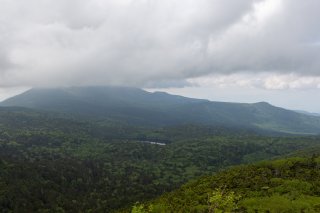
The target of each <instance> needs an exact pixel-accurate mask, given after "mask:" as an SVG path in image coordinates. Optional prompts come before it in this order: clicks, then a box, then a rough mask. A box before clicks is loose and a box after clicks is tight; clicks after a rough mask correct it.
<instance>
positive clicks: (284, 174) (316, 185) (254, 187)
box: [124, 156, 320, 213]
mask: <svg viewBox="0 0 320 213" xmlns="http://www.w3.org/2000/svg"><path fill="white" fill-rule="evenodd" d="M319 168H320V157H315V156H310V157H304V158H301V157H296V158H288V159H281V160H275V161H265V162H261V163H257V164H253V165H247V166H238V167H234V168H231V169H227V170H225V171H223V172H220V173H218V174H216V175H214V176H208V177H204V178H200V179H198V180H194V181H191V182H189V183H188V184H185V185H183V186H182V187H181V188H179V189H178V190H175V191H173V192H171V193H167V194H165V195H163V196H161V197H160V198H158V199H156V200H154V201H152V202H149V203H145V204H136V205H135V206H134V207H133V212H134V211H135V212H140V213H143V212H149V213H151V212H168V213H169V212H271V213H278V212H297V213H298V212H320V169H319ZM128 211H130V210H125V211H124V212H128Z"/></svg>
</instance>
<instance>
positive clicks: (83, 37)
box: [0, 0, 320, 87]
mask: <svg viewBox="0 0 320 213" xmlns="http://www.w3.org/2000/svg"><path fill="white" fill-rule="evenodd" d="M0 3H1V7H0V44H1V46H0V76H1V78H0V85H6V86H56V85H98V84H99V85H101V84H118V85H119V84H120V85H133V86H147V87H148V86H150V85H156V83H154V82H159V83H157V85H158V86H161V87H163V86H165V85H168V86H173V85H174V84H176V86H181V85H184V84H186V85H187V83H188V82H187V81H185V79H187V78H193V77H199V76H203V75H207V74H229V73H237V72H242V71H246V72H253V73H257V72H264V73H265V72H278V73H297V74H298V75H313V76H319V75H320V71H319V70H320V69H319V68H320V60H319V59H320V58H319V57H320V49H319V48H320V46H319V41H320V29H319V27H318V23H317V20H319V19H320V13H318V8H319V7H320V2H319V1H317V0H305V1H301V0H264V1H263V0H237V1H234V0H184V1H182V0H181V1H180V0H177V1H172V0H161V1H160V0H107V1H104V0H90V1H88V0H68V1H62V0H42V1H37V0H29V1H19V0H0Z"/></svg>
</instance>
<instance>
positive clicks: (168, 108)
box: [0, 87, 320, 134]
mask: <svg viewBox="0 0 320 213" xmlns="http://www.w3.org/2000/svg"><path fill="white" fill-rule="evenodd" d="M0 106H6V107H12V106H15V107H17V106H18V107H25V108H32V109H36V110H42V111H43V110H44V111H52V112H59V113H67V114H68V115H73V116H75V117H79V118H82V119H90V120H110V121H117V122H124V123H127V124H131V125H142V126H168V125H182V124H203V125H220V126H228V127H243V128H259V129H263V130H268V131H275V132H283V133H299V134H300V133H301V134H319V133H320V117H318V116H314V115H311V114H306V113H301V112H295V111H291V110H286V109H283V108H279V107H275V106H272V105H270V104H268V103H266V102H259V103H254V104H246V103H226V102H213V101H208V100H203V99H193V98H186V97H182V96H177V95H170V94H167V93H164V92H154V93H151V92H147V91H144V90H142V89H138V88H128V87H67V88H41V89H30V90H28V91H26V92H24V93H22V94H20V95H17V96H14V97H12V98H9V99H7V100H5V101H3V102H2V103H0Z"/></svg>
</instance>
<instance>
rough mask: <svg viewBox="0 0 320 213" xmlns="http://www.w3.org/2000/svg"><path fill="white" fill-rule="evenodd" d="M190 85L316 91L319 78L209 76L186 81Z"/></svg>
mask: <svg viewBox="0 0 320 213" xmlns="http://www.w3.org/2000/svg"><path fill="white" fill-rule="evenodd" d="M187 82H189V84H190V85H193V86H196V87H198V86H201V87H219V88H231V87H238V88H251V89H254V88H262V89H270V90H285V89H292V90H294V89H318V88H320V77H319V76H301V75H297V74H293V73H291V74H279V73H258V74H252V73H238V74H230V75H221V74H220V75H211V76H204V77H198V78H190V79H187Z"/></svg>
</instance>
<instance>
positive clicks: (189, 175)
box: [0, 109, 320, 212]
mask: <svg viewBox="0 0 320 213" xmlns="http://www.w3.org/2000/svg"><path fill="white" fill-rule="evenodd" d="M18 121H19V122H18ZM150 141H153V142H161V143H163V144H165V145H158V144H152V143H148V142H150ZM317 147H320V140H319V138H318V137H317V136H297V135H287V136H284V135H268V134H265V135H263V134H257V133H256V132H254V131H253V132H252V131H250V130H241V129H232V128H231V129H230V128H225V127H218V126H216V127H214V126H201V125H181V126H171V127H161V128H146V127H137V126H130V125H123V124H115V123H113V122H110V123H108V122H106V121H104V122H89V121H83V120H76V119H70V118H65V117H63V116H61V117H59V116H52V114H46V113H36V112H34V111H21V110H20V109H19V110H17V111H14V112H11V113H5V114H3V116H2V117H1V132H0V156H1V161H0V167H1V173H0V186H1V190H0V206H1V209H2V212H106V211H107V212H112V211H119V210H120V211H121V209H122V211H129V212H130V211H131V210H130V208H131V207H132V206H134V205H135V204H136V202H140V203H143V202H148V201H150V200H153V199H155V198H156V197H157V196H161V195H163V194H166V193H168V192H170V191H172V190H175V189H178V188H179V187H180V186H181V185H183V184H184V183H186V182H188V181H192V180H197V178H199V177H204V176H207V177H208V178H209V179H210V178H216V176H213V177H212V175H213V174H215V173H217V172H219V171H222V170H224V169H226V168H228V167H230V166H234V165H239V164H252V163H254V162H257V161H261V160H268V159H274V158H279V157H282V156H290V155H292V153H295V152H299V150H302V149H304V150H305V149H308V148H309V149H310V150H317ZM300 152H301V151H300ZM306 152H309V151H306ZM314 160H316V159H314ZM312 165H313V164H312ZM244 168H246V169H247V168H250V169H251V170H252V171H251V170H250V169H249V170H248V171H246V172H245V173H240V174H239V175H244V174H247V175H249V174H250V172H252V173H253V174H252V175H253V176H252V177H253V179H252V180H251V178H250V181H254V180H256V179H255V178H254V177H255V176H254V175H255V174H254V173H255V172H260V169H256V168H258V167H252V166H251V167H250V166H249V167H244ZM256 170H257V171H256ZM231 171H234V172H235V171H239V172H240V171H241V169H238V170H231ZM289 172H291V171H289ZM305 172H307V171H305ZM309 172H312V170H310V171H309ZM222 174H228V173H222ZM232 174H234V173H232ZM267 174H268V175H270V174H269V173H267ZM267 174H266V175H267ZM316 175H318V174H317V173H314V176H312V177H311V176H310V177H309V178H315V177H317V176H316ZM256 176H257V177H259V178H261V177H262V176H259V175H258V174H257V175H256ZM218 177H219V176H218ZM220 177H221V175H220ZM241 178H243V180H244V181H249V180H248V178H245V177H244V176H243V177H241ZM275 178H277V177H275ZM267 179H268V180H269V177H268V178H267ZM202 180H207V179H200V180H199V181H202ZM222 180H223V181H227V179H225V178H222ZM232 180H238V178H234V179H232ZM232 180H231V179H230V181H231V182H232ZM259 181H260V180H259ZM275 181H277V180H275ZM278 181H280V182H277V183H278V184H279V183H282V182H281V181H282V180H278ZM284 181H286V180H284ZM205 184H208V183H206V182H205ZM228 184H229V182H228V183H224V182H221V183H218V182H217V184H216V185H215V186H214V187H213V189H215V188H219V187H222V188H221V189H220V190H224V187H228ZM247 184H249V185H251V182H248V183H247ZM259 184H260V185H259V187H260V186H261V187H264V185H263V184H264V183H260V182H259ZM288 184H289V183H288ZM189 185H190V184H189ZM189 185H188V184H187V187H188V186H189ZM206 187H208V189H206V190H210V189H212V187H209V186H206ZM288 187H289V186H288ZM290 187H291V186H290ZM185 188H186V186H183V189H185ZM202 189H203V187H202V186H201V187H200V188H199V190H202ZM232 190H233V191H234V193H237V192H238V191H237V188H232ZM191 191H193V193H197V190H196V189H192V190H191ZM178 192H179V189H178ZM173 193H177V192H175V191H174V192H173ZM205 193H207V191H206V192H205ZM245 193H247V192H245ZM248 193H249V192H248ZM252 193H253V192H252ZM257 193H260V192H257ZM261 193H262V192H261ZM166 196H170V194H168V195H164V197H161V198H160V201H161V205H162V203H163V202H164V203H166V206H167V207H166V208H169V209H172V210H174V209H177V208H178V209H180V206H179V205H180V203H181V201H177V203H176V204H175V203H173V204H172V203H170V202H169V200H171V201H172V200H175V199H171V198H169V197H168V199H167V200H166ZM179 196H180V195H179ZM179 196H178V195H177V199H180V198H179ZM181 196H182V195H181ZM202 196H203V194H202ZM205 196H207V195H205ZM237 196H238V195H237ZM259 196H260V195H259ZM175 197H176V196H175ZM191 197H193V196H191ZM241 197H242V198H244V197H245V196H244V195H243V194H241ZM181 199H182V198H181ZM183 199H184V198H183ZM197 199H198V198H197ZM197 199H196V200H195V202H198V200H197ZM199 199H200V198H199ZM201 199H202V198H201ZM261 199H264V198H261ZM167 201H168V202H167ZM183 202H187V203H189V201H183ZM199 202H200V203H201V202H203V200H202V201H199ZM243 202H244V201H243ZM250 202H251V203H254V201H252V200H246V201H245V203H250ZM176 205H177V206H176ZM199 205H200V204H199ZM201 205H202V204H201ZM252 205H253V204H252ZM189 207H190V206H188V208H189ZM194 207H195V208H198V207H199V206H198V204H197V205H194ZM202 207H203V206H202ZM202 207H199V208H200V209H202ZM201 211H202V210H201Z"/></svg>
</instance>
